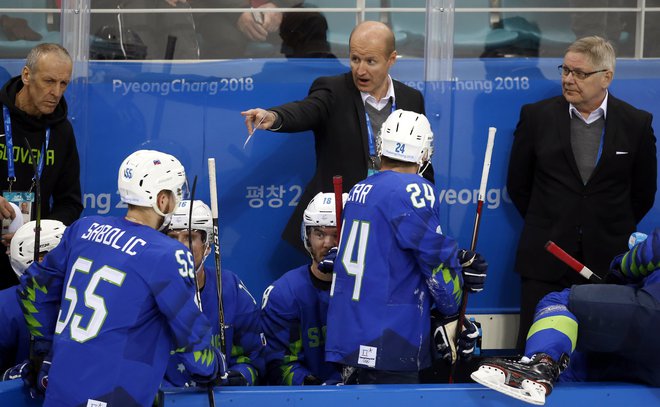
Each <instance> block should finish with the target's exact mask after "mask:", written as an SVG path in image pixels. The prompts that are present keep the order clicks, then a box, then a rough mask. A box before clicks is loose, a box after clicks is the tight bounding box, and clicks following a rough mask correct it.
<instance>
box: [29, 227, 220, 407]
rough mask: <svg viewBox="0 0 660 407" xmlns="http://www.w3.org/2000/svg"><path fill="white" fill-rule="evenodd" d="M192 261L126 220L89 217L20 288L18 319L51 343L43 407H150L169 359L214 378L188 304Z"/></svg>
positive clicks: (195, 312) (200, 326) (205, 333)
mask: <svg viewBox="0 0 660 407" xmlns="http://www.w3.org/2000/svg"><path fill="white" fill-rule="evenodd" d="M193 273H194V268H193V261H192V254H190V252H189V251H188V249H186V248H185V246H183V245H182V244H181V243H179V242H177V241H175V240H174V239H171V238H169V237H167V236H165V235H163V234H162V233H159V232H158V231H156V230H154V229H151V228H149V227H147V226H143V225H139V224H136V223H132V222H129V221H127V220H125V219H123V218H113V217H106V218H104V217H99V216H93V217H87V218H83V219H80V220H78V221H76V222H74V223H73V224H72V225H71V226H70V227H68V228H67V229H66V231H65V233H64V236H63V237H62V241H61V242H60V244H59V245H58V246H57V247H56V248H55V249H53V250H52V251H51V252H49V253H48V254H47V255H46V256H45V258H44V260H43V262H42V263H41V264H33V265H32V266H31V267H30V268H29V269H28V270H27V272H26V274H25V275H23V277H22V278H21V285H22V286H23V292H22V294H21V295H22V296H23V312H24V313H25V316H26V320H27V321H28V328H29V329H30V332H31V333H32V335H34V336H36V337H37V338H41V339H45V340H51V339H52V341H53V360H52V367H51V369H50V374H49V382H48V389H47V391H46V401H45V403H44V406H47V407H48V406H66V407H74V406H87V405H88V403H91V404H93V405H98V406H107V407H114V406H121V407H125V406H151V404H152V402H153V400H154V397H155V395H156V392H157V389H158V386H159V384H160V382H161V380H162V379H163V375H164V373H165V367H166V365H167V362H168V360H169V359H170V351H171V350H173V349H176V351H177V352H181V355H183V356H184V357H185V363H186V368H187V369H188V371H190V372H192V373H194V374H197V375H200V376H209V375H211V374H213V372H214V371H215V369H216V368H217V363H218V362H217V360H216V358H215V355H214V353H213V352H212V351H211V350H210V349H208V348H209V345H210V341H211V336H210V325H209V321H208V320H207V319H206V317H205V316H204V315H203V314H202V313H201V312H200V310H199V308H198V307H197V306H196V305H195V303H194V300H193V298H194V292H195V291H194V290H195V283H194V280H193Z"/></svg>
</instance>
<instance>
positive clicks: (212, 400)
mask: <svg viewBox="0 0 660 407" xmlns="http://www.w3.org/2000/svg"><path fill="white" fill-rule="evenodd" d="M196 189H197V175H195V178H193V184H192V189H191V191H190V210H189V211H188V249H190V252H191V253H192V255H193V268H195V253H194V252H193V232H192V213H193V209H194V206H195V190H196ZM201 267H204V264H202V265H201ZM200 291H201V285H200V283H199V275H198V274H197V270H195V299H196V300H197V305H198V306H199V310H200V311H201V312H202V313H203V312H204V307H202V294H201V292H200ZM211 346H213V344H211ZM207 392H208V396H209V407H215V394H214V393H213V385H210V386H209V387H208V388H207Z"/></svg>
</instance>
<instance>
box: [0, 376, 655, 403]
mask: <svg viewBox="0 0 660 407" xmlns="http://www.w3.org/2000/svg"><path fill="white" fill-rule="evenodd" d="M659 400H660V389H657V388H650V387H646V386H641V385H633V384H621V383H610V384H605V383H561V384H559V385H557V386H556V387H555V389H554V391H553V392H552V394H551V395H550V397H548V399H547V401H546V404H545V405H546V406H548V407H553V406H557V407H560V406H562V407H563V406H584V405H592V406H599V407H609V406H636V407H646V406H657V405H658V402H659ZM163 401H164V403H163V405H164V406H165V407H208V405H209V404H208V403H209V402H208V397H207V395H206V392H203V391H202V392H200V391H197V390H192V389H170V390H168V391H166V392H165V398H164V400H163ZM215 402H216V405H217V406H234V407H240V406H269V407H292V406H314V407H337V406H342V407H351V406H356V407H363V406H382V407H401V406H415V407H427V406H428V407H438V406H461V407H477V406H485V405H487V406H498V407H499V406H529V404H527V403H523V402H522V401H518V400H515V399H512V398H510V397H507V396H504V395H502V394H500V393H497V392H495V391H493V390H489V389H486V388H485V387H483V386H480V385H478V384H453V385H450V384H437V385H378V386H374V385H363V386H327V387H325V386H323V387H322V386H315V387H267V386H263V387H252V388H240V387H234V388H229V387H227V388H216V389H215ZM41 404H42V403H41V402H40V401H39V400H33V399H30V398H29V396H27V395H26V394H25V391H24V389H23V387H22V381H21V380H12V381H9V382H0V405H2V406H12V407H38V406H41Z"/></svg>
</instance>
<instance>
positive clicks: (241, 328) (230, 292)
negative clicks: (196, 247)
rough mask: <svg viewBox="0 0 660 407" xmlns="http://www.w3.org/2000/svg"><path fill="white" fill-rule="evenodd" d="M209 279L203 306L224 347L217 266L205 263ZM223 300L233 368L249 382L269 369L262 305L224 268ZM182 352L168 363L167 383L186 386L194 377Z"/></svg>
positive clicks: (215, 338) (216, 343)
mask: <svg viewBox="0 0 660 407" xmlns="http://www.w3.org/2000/svg"><path fill="white" fill-rule="evenodd" d="M204 271H205V275H206V282H205V283H204V287H203V289H202V292H201V299H202V310H203V311H204V315H206V317H207V318H208V320H209V322H210V323H211V333H212V338H213V339H212V343H213V345H214V346H215V347H216V348H218V349H220V323H219V319H218V293H217V287H218V283H217V280H216V276H215V269H211V268H209V267H204ZM222 304H223V306H224V316H225V326H226V328H225V349H224V350H223V352H224V354H225V355H227V366H228V368H229V370H233V371H237V372H240V373H241V374H242V375H243V377H245V378H246V379H247V383H248V385H249V386H252V385H255V384H257V380H258V378H259V377H260V376H262V375H263V372H264V370H265V367H264V359H263V350H264V344H263V340H264V339H263V334H262V331H261V324H260V323H259V307H258V306H257V303H256V301H255V299H254V297H252V294H250V292H249V291H248V289H247V288H246V287H245V284H243V282H242V281H241V280H240V279H239V278H238V276H236V274H234V273H232V272H231V271H229V270H227V269H223V270H222ZM181 359H182V356H181V355H180V354H174V355H173V356H172V359H170V362H169V364H168V366H167V372H166V373H165V380H164V382H163V385H164V386H179V387H180V386H183V385H185V384H186V383H188V382H190V381H191V377H190V375H189V374H188V371H187V370H186V367H185V364H184V363H183V361H182V360H181Z"/></svg>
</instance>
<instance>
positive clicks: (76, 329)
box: [55, 257, 126, 343]
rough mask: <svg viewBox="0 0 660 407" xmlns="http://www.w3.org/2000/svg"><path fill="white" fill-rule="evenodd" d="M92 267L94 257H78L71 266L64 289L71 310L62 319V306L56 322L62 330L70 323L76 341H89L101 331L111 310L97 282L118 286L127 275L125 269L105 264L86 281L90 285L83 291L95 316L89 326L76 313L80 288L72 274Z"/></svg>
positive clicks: (88, 323) (56, 328)
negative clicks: (78, 288)
mask: <svg viewBox="0 0 660 407" xmlns="http://www.w3.org/2000/svg"><path fill="white" fill-rule="evenodd" d="M91 269H92V261H91V260H88V259H85V258H83V257H79V258H78V260H76V262H75V263H74V264H73V267H71V273H70V274H69V281H67V283H66V289H65V292H64V298H66V299H67V300H68V301H69V302H70V304H69V310H68V312H67V313H66V318H64V321H62V320H61V319H60V318H61V317H62V310H61V309H60V313H59V315H58V316H57V325H56V326H55V333H56V334H58V335H59V334H61V333H62V332H64V329H66V327H67V326H69V328H70V330H71V339H73V340H75V341H77V342H81V343H82V342H86V341H88V340H90V339H92V338H94V337H96V335H98V333H99V331H100V330H101V327H102V326H103V323H104V322H105V318H106V316H107V315H108V310H107V309H106V307H105V300H104V299H103V297H101V296H99V295H97V294H96V293H95V291H96V288H97V287H98V285H99V284H100V283H101V282H102V281H105V282H107V283H110V284H114V285H116V286H118V287H121V285H122V284H123V283H124V277H126V273H124V272H122V271H119V270H117V269H114V268H112V267H109V266H103V267H101V268H99V269H98V270H96V271H94V272H93V273H92V275H91V277H90V279H89V283H87V287H85V288H84V291H83V295H84V299H85V307H87V308H89V309H91V310H93V313H92V316H91V317H90V319H89V322H87V326H82V325H83V324H82V316H81V315H80V314H75V315H74V314H73V312H74V310H75V309H76V306H77V305H78V294H79V293H78V290H76V287H74V286H73V285H72V284H71V283H72V281H73V276H74V275H75V274H76V273H83V274H89V273H90V270H91ZM69 322H70V324H69Z"/></svg>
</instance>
